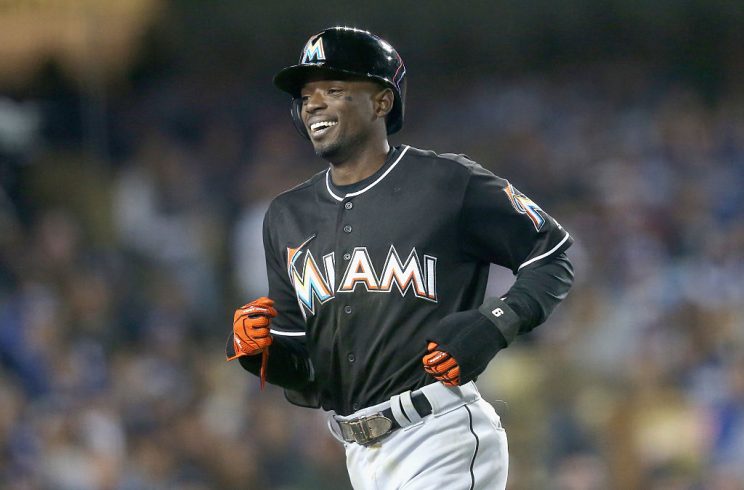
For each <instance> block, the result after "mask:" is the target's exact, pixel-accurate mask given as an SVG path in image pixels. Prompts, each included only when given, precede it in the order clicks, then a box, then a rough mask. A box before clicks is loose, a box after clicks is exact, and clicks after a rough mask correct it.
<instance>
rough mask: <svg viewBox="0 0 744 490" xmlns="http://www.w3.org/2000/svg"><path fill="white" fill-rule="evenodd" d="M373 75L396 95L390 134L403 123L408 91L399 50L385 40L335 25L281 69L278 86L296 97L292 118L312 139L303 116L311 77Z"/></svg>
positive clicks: (387, 124)
mask: <svg viewBox="0 0 744 490" xmlns="http://www.w3.org/2000/svg"><path fill="white" fill-rule="evenodd" d="M329 75H330V76H333V77H340V78H341V79H344V78H358V77H362V78H369V79H371V80H375V81H378V82H380V83H382V84H383V85H385V86H386V87H390V88H391V89H392V91H393V94H394V95H395V102H394V103H393V108H392V109H391V110H390V113H389V114H388V115H387V119H386V121H385V123H386V126H387V133H388V134H392V133H395V132H396V131H398V130H399V129H400V128H401V126H403V109H404V103H405V102H404V101H405V94H406V67H405V65H404V64H403V60H402V59H401V57H400V55H399V54H398V52H397V51H396V50H395V48H393V47H392V46H391V45H390V44H389V43H388V42H387V41H385V40H384V39H382V38H380V37H378V36H375V35H374V34H372V33H371V32H368V31H364V30H362V29H355V28H352V27H331V28H329V29H326V30H324V31H321V32H319V33H318V34H315V35H314V36H311V37H310V39H308V41H307V43H305V47H304V48H303V49H302V54H301V55H300V62H299V64H297V65H292V66H289V67H287V68H284V69H283V70H281V71H280V72H279V73H277V75H276V76H275V77H274V85H276V86H277V87H279V88H280V89H282V90H284V91H285V92H288V93H289V94H290V95H291V96H292V98H293V101H292V121H293V122H294V124H295V127H296V128H297V130H298V131H299V132H300V133H301V134H302V135H303V136H305V137H306V138H309V136H308V134H307V129H306V128H305V125H304V124H303V122H302V119H301V117H300V111H301V109H302V100H301V98H300V91H301V90H302V86H303V85H304V84H305V82H306V81H307V80H309V79H310V78H311V77H315V76H322V77H328V76H329Z"/></svg>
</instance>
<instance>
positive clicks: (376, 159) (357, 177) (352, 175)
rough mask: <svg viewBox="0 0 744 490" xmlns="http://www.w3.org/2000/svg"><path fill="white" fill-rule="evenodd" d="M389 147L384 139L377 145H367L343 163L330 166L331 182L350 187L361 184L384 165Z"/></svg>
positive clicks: (334, 163)
mask: <svg viewBox="0 0 744 490" xmlns="http://www.w3.org/2000/svg"><path fill="white" fill-rule="evenodd" d="M389 152H390V145H389V144H388V142H387V139H384V140H382V141H381V142H380V144H377V145H367V146H365V147H364V148H362V149H361V151H358V152H356V153H355V154H352V155H349V156H348V157H347V158H345V159H343V161H336V162H329V163H330V164H331V180H332V181H333V183H334V184H335V185H351V184H356V183H357V182H361V181H362V180H364V179H366V178H367V177H369V176H371V175H373V174H374V173H375V172H377V171H378V170H380V168H381V167H382V166H383V165H385V160H386V159H387V155H388V153H389Z"/></svg>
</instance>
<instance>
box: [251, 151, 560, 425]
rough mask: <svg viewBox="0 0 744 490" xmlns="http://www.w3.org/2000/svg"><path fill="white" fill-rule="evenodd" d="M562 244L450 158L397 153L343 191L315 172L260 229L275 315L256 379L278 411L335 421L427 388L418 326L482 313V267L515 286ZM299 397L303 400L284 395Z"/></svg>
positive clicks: (533, 207) (516, 197)
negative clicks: (263, 378) (282, 405)
mask: <svg viewBox="0 0 744 490" xmlns="http://www.w3.org/2000/svg"><path fill="white" fill-rule="evenodd" d="M571 242H572V239H571V238H570V236H569V234H568V233H567V232H566V231H565V230H564V229H563V228H562V227H561V226H560V225H559V224H558V223H557V222H556V221H555V220H554V219H553V218H551V217H550V216H549V215H548V214H546V213H545V212H544V211H543V210H542V209H541V208H540V207H539V206H538V205H537V204H535V203H534V202H533V201H531V200H530V199H529V198H527V197H526V196H525V195H524V194H522V193H520V192H519V191H518V190H517V189H516V188H514V187H513V186H512V185H511V184H510V183H509V182H508V181H506V180H504V179H502V178H499V177H497V176H495V175H493V174H492V173H491V172H489V171H488V170H486V169H484V168H483V167H481V166H480V165H478V164H477V163H475V162H473V161H471V160H469V159H468V158H466V157H464V156H461V155H453V154H444V155H437V154H436V153H434V152H432V151H424V150H419V149H416V148H413V147H410V146H400V147H396V148H393V149H391V151H390V154H389V155H388V158H387V160H386V162H385V164H384V165H383V167H382V168H380V169H379V170H378V171H377V172H376V173H375V174H374V175H372V176H371V177H369V178H367V179H365V180H364V181H362V182H359V183H356V184H353V185H352V186H344V187H337V186H334V184H333V183H332V181H331V176H330V172H329V171H328V170H326V171H323V172H321V173H319V174H317V175H315V176H314V177H313V178H311V179H310V180H308V181H307V182H305V183H304V184H302V185H300V186H298V187H296V188H294V189H292V190H290V191H287V192H285V193H283V194H281V195H279V196H278V197H277V198H276V199H275V200H274V201H273V202H272V204H271V206H270V208H269V210H268V212H267V214H266V217H265V221H264V246H265V250H266V261H267V268H268V277H269V297H270V298H272V299H273V300H274V301H275V302H276V305H275V306H276V309H277V310H278V312H279V316H277V317H276V318H275V319H274V320H273V322H272V327H271V331H272V333H273V334H274V338H275V343H274V345H272V347H271V349H270V354H271V355H270V358H269V359H270V364H269V369H268V375H269V381H271V380H272V371H273V372H274V378H275V379H280V378H281V379H282V380H283V381H281V382H280V383H279V384H282V385H284V386H285V387H290V391H289V392H288V397H289V399H290V401H293V402H295V403H301V404H307V403H310V404H312V403H317V404H320V405H322V407H323V408H325V409H328V410H331V409H332V410H335V411H336V412H338V413H340V414H348V413H351V412H354V411H356V410H358V409H359V408H363V407H365V406H370V405H373V404H376V403H380V402H382V401H385V400H387V399H388V398H390V397H391V396H392V395H395V394H398V393H400V392H402V391H405V390H408V389H410V390H413V389H417V388H420V387H422V386H424V385H426V384H429V383H431V382H432V381H433V378H431V377H429V376H428V375H427V374H426V373H425V372H424V370H423V368H422V364H421V358H422V356H423V355H424V353H425V351H426V345H427V340H428V338H427V335H428V333H429V331H430V328H431V327H432V326H433V325H434V324H436V323H437V321H438V320H439V319H440V318H442V317H444V316H445V315H447V314H449V313H452V312H456V311H462V310H469V309H474V308H478V306H480V305H481V303H483V300H484V294H485V289H486V281H487V277H488V271H489V264H490V263H495V264H498V265H501V266H504V267H507V268H509V269H511V270H512V271H513V272H514V273H515V274H516V273H517V272H518V271H519V270H520V269H523V268H529V267H533V266H535V264H538V263H539V262H540V261H541V260H543V259H545V258H547V257H550V256H553V255H557V254H559V253H561V252H562V251H563V250H565V249H566V248H568V247H569V245H570V244H571ZM283 351H287V352H289V353H287V352H283ZM303 356H307V358H309V361H310V362H309V363H307V362H306V363H304V365H303V360H302V357H303ZM272 359H273V360H274V362H273V363H272V362H271V361H272ZM246 362H248V363H250V362H251V361H246ZM280 363H284V366H282V365H280ZM287 364H289V365H287ZM279 370H282V371H284V372H283V373H281V374H278V371H279ZM292 376H295V377H301V378H305V379H298V380H291V377H292ZM311 379H312V380H313V381H312V382H310V381H309V380H311ZM303 390H304V391H305V394H304V395H305V398H303V399H302V400H305V402H303V401H298V399H297V397H296V396H293V395H292V393H293V392H302V391H303ZM308 393H309V397H310V398H311V399H314V400H315V401H314V402H307V401H306V400H308Z"/></svg>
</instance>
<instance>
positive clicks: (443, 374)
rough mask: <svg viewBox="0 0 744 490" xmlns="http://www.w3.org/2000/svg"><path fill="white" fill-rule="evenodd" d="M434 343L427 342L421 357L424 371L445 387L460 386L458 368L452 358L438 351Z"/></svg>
mask: <svg viewBox="0 0 744 490" xmlns="http://www.w3.org/2000/svg"><path fill="white" fill-rule="evenodd" d="M437 347H439V345H438V344H437V343H436V342H429V344H428V345H427V348H426V350H427V353H426V355H425V356H424V357H423V359H422V361H423V363H424V371H426V372H427V373H429V374H431V375H432V376H434V378H436V379H437V380H438V381H441V382H442V383H444V385H445V386H459V385H460V366H459V365H458V364H457V361H456V360H455V358H454V357H452V356H451V355H449V354H448V353H446V352H444V351H441V350H438V349H437Z"/></svg>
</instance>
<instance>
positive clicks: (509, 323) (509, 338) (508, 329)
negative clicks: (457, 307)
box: [478, 298, 521, 345]
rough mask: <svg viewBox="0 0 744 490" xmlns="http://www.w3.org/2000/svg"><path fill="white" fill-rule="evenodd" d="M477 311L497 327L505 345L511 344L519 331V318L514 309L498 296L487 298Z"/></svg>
mask: <svg viewBox="0 0 744 490" xmlns="http://www.w3.org/2000/svg"><path fill="white" fill-rule="evenodd" d="M478 311H480V312H481V314H482V315H483V316H485V317H486V318H488V320H489V321H490V322H491V323H493V324H494V326H495V327H496V328H498V329H499V332H501V335H503V336H504V339H506V345H509V344H511V343H512V342H513V341H514V339H515V338H516V337H517V334H518V333H519V326H520V324H521V320H520V319H519V316H518V315H517V314H516V313H515V312H514V310H513V309H512V308H511V307H510V306H509V305H508V304H506V303H505V302H504V301H502V300H500V299H498V298H488V299H486V301H484V302H483V304H482V305H480V307H478Z"/></svg>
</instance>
